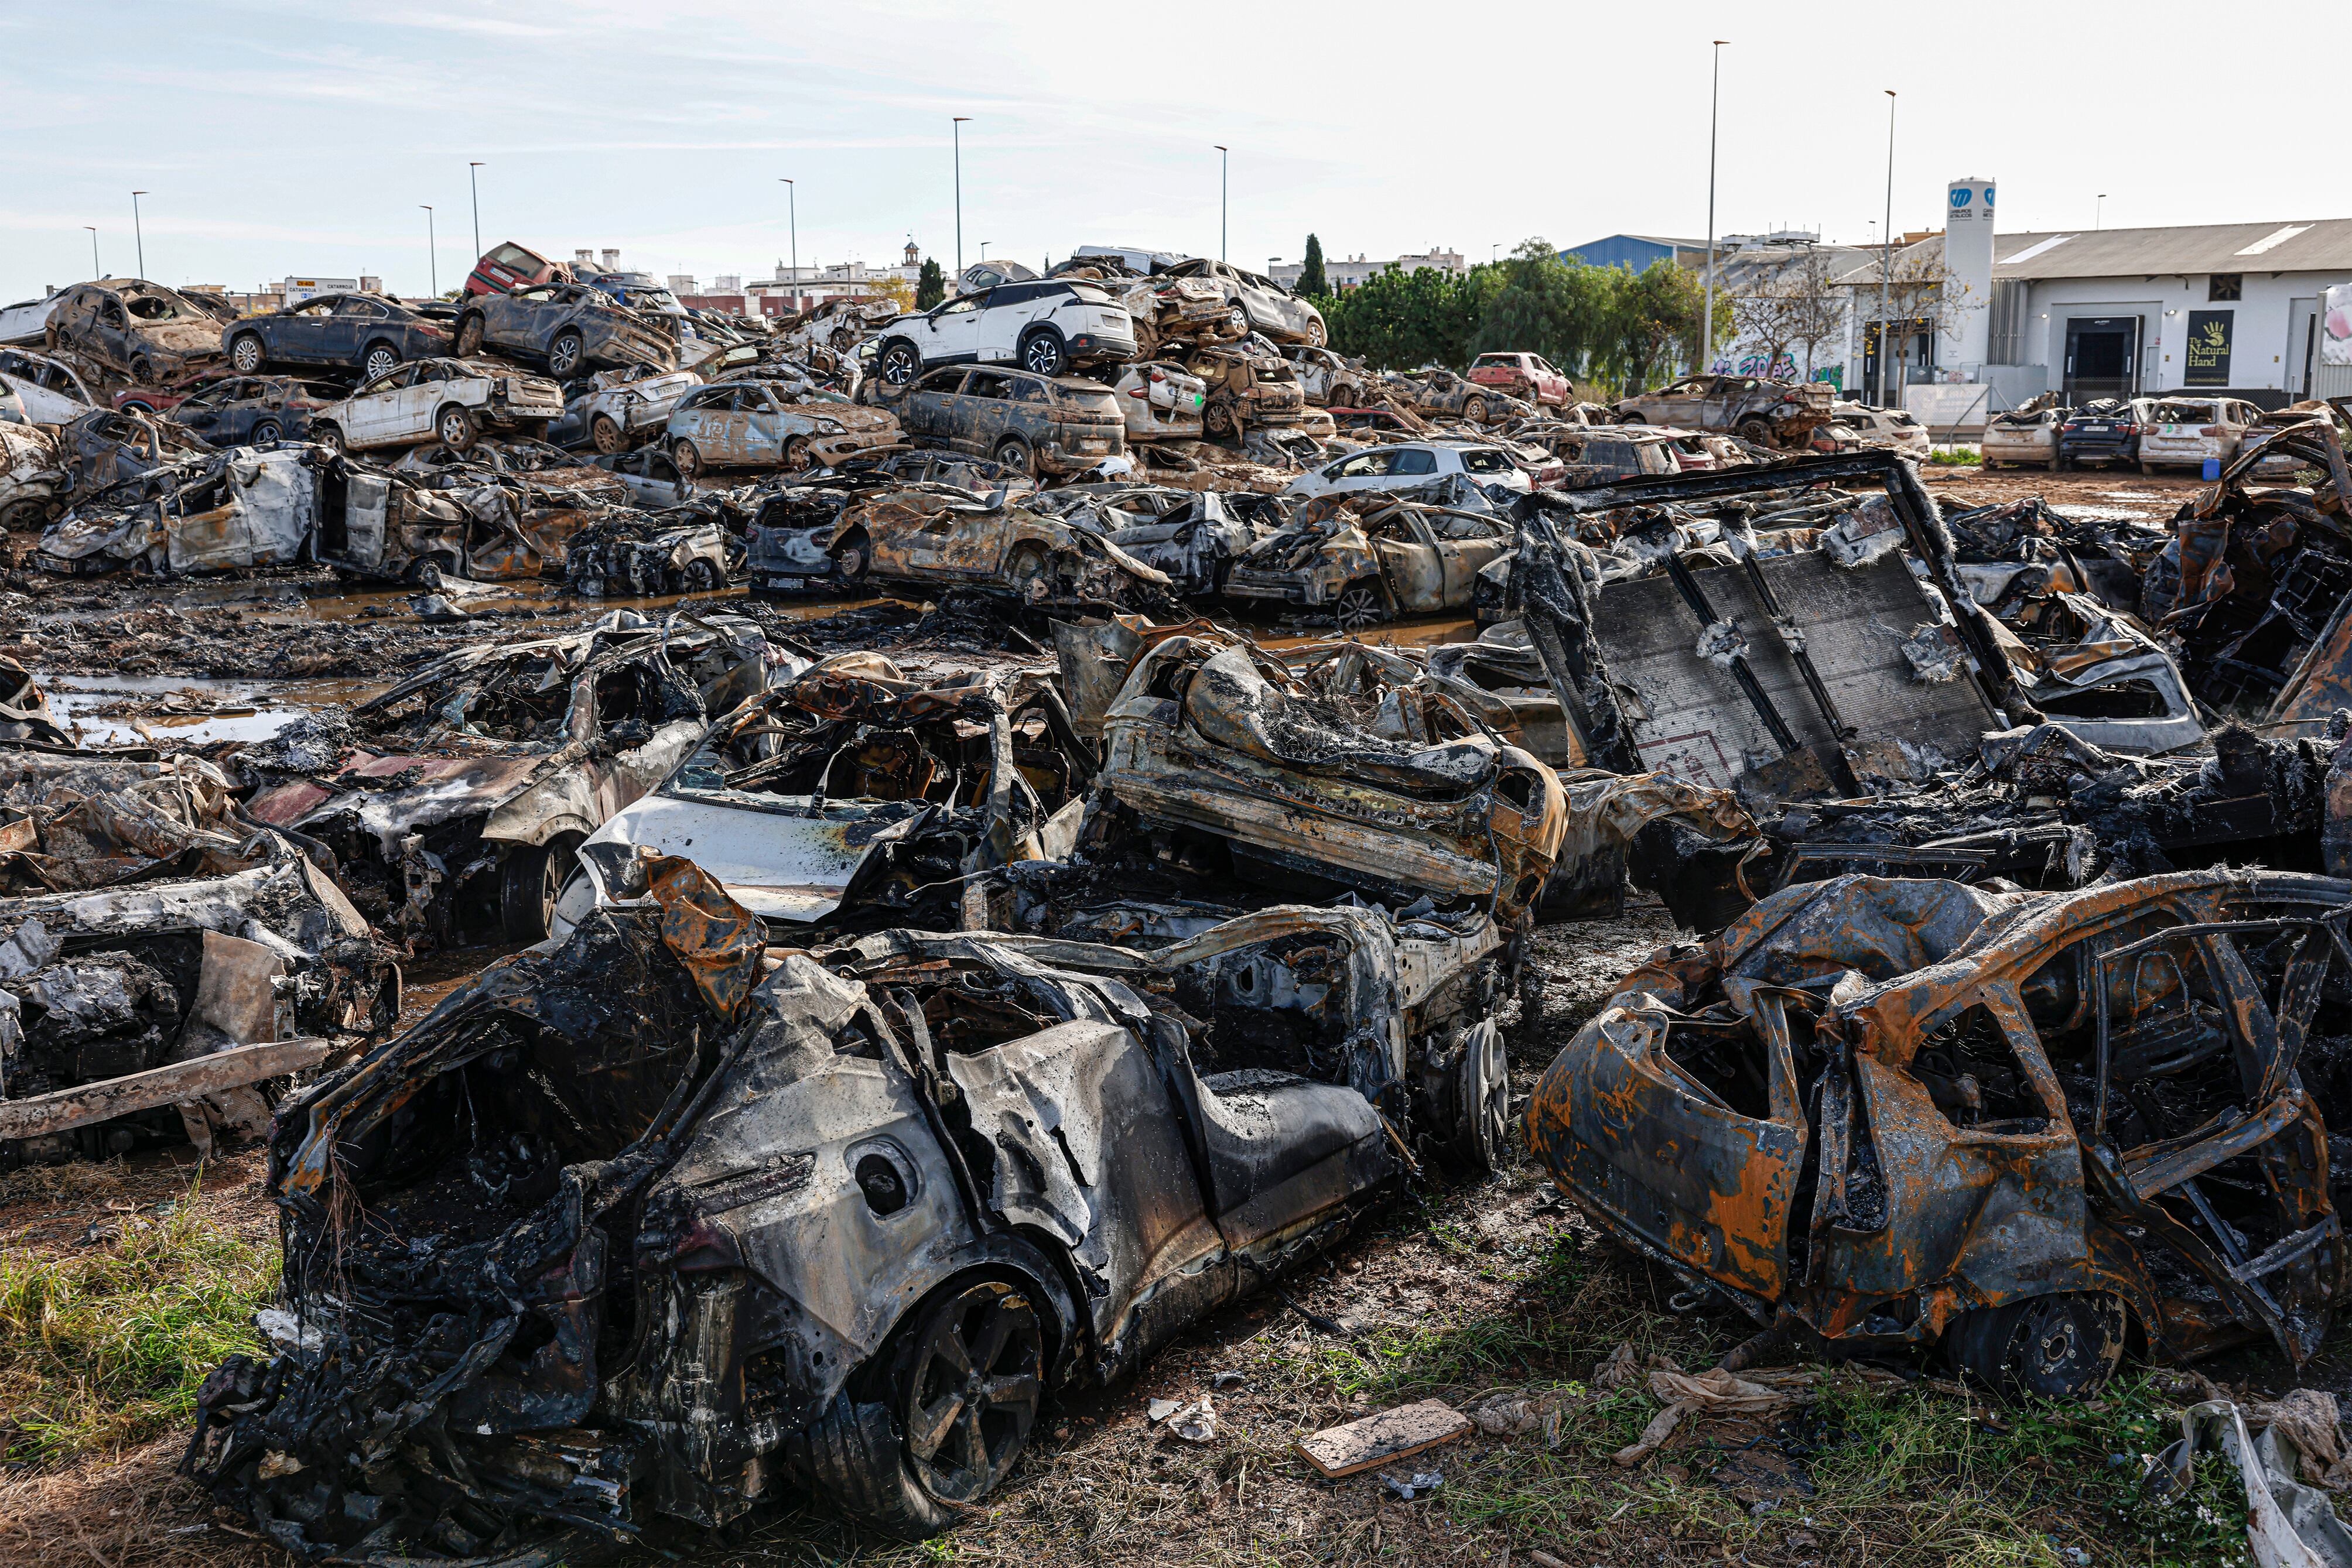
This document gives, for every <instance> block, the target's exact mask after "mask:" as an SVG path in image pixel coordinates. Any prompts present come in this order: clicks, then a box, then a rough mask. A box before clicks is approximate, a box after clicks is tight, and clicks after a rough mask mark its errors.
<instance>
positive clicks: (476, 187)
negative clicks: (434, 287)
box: [466, 163, 482, 271]
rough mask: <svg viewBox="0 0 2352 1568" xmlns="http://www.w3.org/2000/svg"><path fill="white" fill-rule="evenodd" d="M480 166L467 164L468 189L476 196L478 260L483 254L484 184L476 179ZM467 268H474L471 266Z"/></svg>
mask: <svg viewBox="0 0 2352 1568" xmlns="http://www.w3.org/2000/svg"><path fill="white" fill-rule="evenodd" d="M480 167H481V165H480V164H479V163H468V164H467V165H466V189H467V191H469V192H470V193H472V194H473V198H474V259H475V260H477V261H479V260H480V259H481V256H482V186H481V183H480V182H479V181H478V180H477V179H475V177H474V171H475V170H477V169H478V168H480ZM467 270H468V271H471V270H472V269H471V268H470V267H469V268H467Z"/></svg>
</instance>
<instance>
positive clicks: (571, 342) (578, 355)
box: [547, 327, 588, 381]
mask: <svg viewBox="0 0 2352 1568" xmlns="http://www.w3.org/2000/svg"><path fill="white" fill-rule="evenodd" d="M587 350H588V340H586V339H585V338H583V337H582V336H581V335H580V332H579V330H578V329H576V328H571V327H567V328H565V329H563V330H562V331H561V332H558V333H557V334H556V335H555V340H554V341H553V342H551V343H550V344H548V345H547V371H548V374H550V375H551V376H553V377H555V379H556V380H558V381H562V380H563V379H564V378H565V377H567V376H569V375H571V374H572V372H573V371H576V370H578V369H579V368H580V361H582V359H583V358H584V357H585V356H586V354H587Z"/></svg>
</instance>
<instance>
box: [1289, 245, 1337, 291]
mask: <svg viewBox="0 0 2352 1568" xmlns="http://www.w3.org/2000/svg"><path fill="white" fill-rule="evenodd" d="M1292 292H1294V293H1297V294H1304V295H1306V296H1307V297H1308V298H1314V299H1320V298H1322V297H1323V296H1325V295H1326V294H1328V293H1330V292H1331V280H1330V279H1329V278H1328V277H1324V276H1323V242H1322V241H1321V240H1319V239H1317V238H1316V237H1315V236H1314V235H1307V260H1306V263H1305V265H1303V266H1301V267H1299V269H1298V287H1297V288H1296V289H1294V290H1293V291H1292Z"/></svg>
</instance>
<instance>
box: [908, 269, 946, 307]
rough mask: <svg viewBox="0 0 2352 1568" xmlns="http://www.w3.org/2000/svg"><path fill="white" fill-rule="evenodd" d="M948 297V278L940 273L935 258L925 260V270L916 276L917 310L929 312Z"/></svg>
mask: <svg viewBox="0 0 2352 1568" xmlns="http://www.w3.org/2000/svg"><path fill="white" fill-rule="evenodd" d="M947 297H948V280H947V276H946V275H945V274H944V273H942V272H940V264H939V262H938V260H937V259H936V258H935V257H932V256H925V257H924V258H923V270H922V271H921V272H919V273H918V274H916V275H915V308H916V309H918V310H929V308H931V307H932V306H934V305H937V304H938V303H939V302H940V300H942V299H945V298H947Z"/></svg>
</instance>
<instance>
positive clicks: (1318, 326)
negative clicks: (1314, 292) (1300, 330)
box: [1307, 316, 1331, 349]
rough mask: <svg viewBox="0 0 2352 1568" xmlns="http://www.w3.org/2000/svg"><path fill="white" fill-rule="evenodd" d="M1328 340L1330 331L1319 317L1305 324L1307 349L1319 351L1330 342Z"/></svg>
mask: <svg viewBox="0 0 2352 1568" xmlns="http://www.w3.org/2000/svg"><path fill="white" fill-rule="evenodd" d="M1330 339H1331V329H1330V328H1328V327H1327V326H1325V325H1324V324H1323V319H1322V318H1321V317H1320V316H1318V317H1317V318H1316V319H1314V320H1312V321H1309V322H1308V323H1307V346H1308V347H1310V348H1316V349H1319V348H1321V347H1322V346H1323V345H1324V344H1325V343H1327V342H1328V341H1330Z"/></svg>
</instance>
